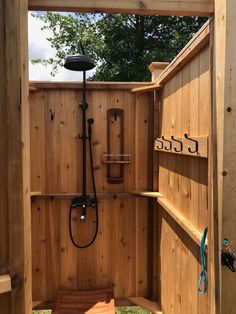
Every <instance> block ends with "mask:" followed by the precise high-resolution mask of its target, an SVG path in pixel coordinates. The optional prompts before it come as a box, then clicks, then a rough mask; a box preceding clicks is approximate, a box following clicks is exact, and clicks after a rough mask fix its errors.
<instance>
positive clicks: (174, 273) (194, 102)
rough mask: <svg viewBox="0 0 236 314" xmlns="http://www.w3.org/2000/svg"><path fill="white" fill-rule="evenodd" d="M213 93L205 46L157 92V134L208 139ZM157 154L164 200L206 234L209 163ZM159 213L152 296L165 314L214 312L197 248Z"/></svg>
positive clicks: (207, 48) (160, 185)
mask: <svg viewBox="0 0 236 314" xmlns="http://www.w3.org/2000/svg"><path fill="white" fill-rule="evenodd" d="M210 93H211V88H210V70H209V46H207V47H205V48H204V49H203V50H201V52H200V53H198V54H197V55H196V56H195V57H194V58H193V59H192V60H190V61H189V62H188V63H187V64H186V65H185V66H184V67H183V68H182V69H181V70H180V71H179V72H178V73H177V74H176V75H175V76H174V77H172V78H171V79H170V80H169V81H168V82H167V83H166V84H165V86H164V88H163V89H162V91H161V92H156V102H155V109H156V111H155V131H154V132H156V133H155V136H158V137H160V136H161V135H163V136H165V137H166V138H170V136H171V135H174V136H175V137H177V138H178V137H183V135H184V133H188V135H189V136H207V135H209V131H210V108H211V96H210ZM154 156H155V165H154V169H156V173H155V178H154V185H156V184H157V182H159V191H160V193H162V194H163V197H164V199H165V200H167V201H168V203H170V204H171V205H173V206H174V207H175V208H176V209H177V210H178V211H179V212H180V213H181V214H182V215H183V216H184V217H186V218H187V219H188V220H189V221H190V222H191V223H192V224H193V225H194V226H195V227H196V228H197V229H198V230H199V231H200V232H203V230H204V227H205V226H207V225H208V227H210V226H209V222H210V210H209V209H208V159H207V158H197V157H191V156H181V155H178V154H171V153H164V152H155V153H154ZM158 159H159V167H158V164H157V162H158V161H157V160H158ZM156 210H157V213H155V216H154V217H155V218H156V219H155V221H154V227H155V233H154V252H155V259H154V261H155V262H154V263H155V265H154V295H155V297H156V298H157V299H159V300H160V305H161V307H162V310H163V313H164V314H171V313H173V314H190V313H191V314H195V313H196V314H197V313H204V314H206V313H211V311H210V309H209V308H208V307H209V302H208V301H209V298H210V297H209V295H208V293H207V294H206V295H204V296H201V295H199V294H198V291H197V284H198V278H199V274H200V271H201V267H200V263H199V261H200V258H199V246H198V245H197V244H195V242H193V240H192V239H191V238H190V237H189V236H188V235H187V234H186V233H185V232H184V231H183V230H182V229H181V228H180V227H179V226H178V225H177V224H176V223H175V222H174V220H173V219H172V218H171V217H170V216H169V215H168V214H167V213H166V212H165V210H164V209H162V207H161V206H160V205H158V209H156ZM208 272H209V269H208ZM209 273H210V272H209ZM210 284H211V283H210V282H209V286H210Z"/></svg>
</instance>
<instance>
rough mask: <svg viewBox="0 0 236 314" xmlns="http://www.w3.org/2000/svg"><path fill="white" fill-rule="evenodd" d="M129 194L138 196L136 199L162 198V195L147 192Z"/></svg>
mask: <svg viewBox="0 0 236 314" xmlns="http://www.w3.org/2000/svg"><path fill="white" fill-rule="evenodd" d="M130 193H131V194H133V195H135V196H138V197H153V198H158V197H163V195H162V194H161V193H160V192H149V191H131V192H130Z"/></svg>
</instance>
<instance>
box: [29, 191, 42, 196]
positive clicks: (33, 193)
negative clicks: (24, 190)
mask: <svg viewBox="0 0 236 314" xmlns="http://www.w3.org/2000/svg"><path fill="white" fill-rule="evenodd" d="M37 195H42V192H38V191H37V192H31V193H30V196H37Z"/></svg>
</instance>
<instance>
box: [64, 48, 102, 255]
mask: <svg viewBox="0 0 236 314" xmlns="http://www.w3.org/2000/svg"><path fill="white" fill-rule="evenodd" d="M64 67H65V68H66V69H68V70H71V71H83V101H82V103H81V104H80V108H81V109H82V129H83V131H82V136H79V138H80V139H81V140H82V147H83V172H82V177H83V178H82V180H83V191H82V196H81V197H76V198H74V199H73V200H72V201H71V206H70V212H69V232H70V238H71V241H72V243H73V244H74V246H76V247H77V248H82V249H83V248H87V247H89V246H90V245H92V244H93V243H94V241H95V240H96V237H97V233H98V202H97V194H96V186H95V178H94V167H93V155H92V125H93V123H94V119H93V118H89V119H88V120H87V121H86V110H87V108H88V104H87V102H86V71H88V70H91V69H93V68H94V67H95V65H94V62H93V60H92V59H91V58H90V57H89V56H87V55H85V52H84V49H83V46H82V44H81V43H80V42H79V43H78V50H77V53H76V54H75V55H72V56H68V57H67V58H66V60H65V65H64ZM87 124H88V135H87V130H86V126H87ZM87 140H89V152H90V165H91V174H92V183H93V193H94V195H93V197H89V196H88V195H87V191H86V162H87V160H86V146H87V145H86V144H87ZM75 208H81V215H80V222H83V223H85V222H86V212H87V208H91V209H95V211H96V230H95V234H94V236H93V238H92V240H91V241H90V242H89V243H87V244H85V245H80V244H78V243H76V242H75V240H74V237H73V234H72V211H73V210H74V209H75Z"/></svg>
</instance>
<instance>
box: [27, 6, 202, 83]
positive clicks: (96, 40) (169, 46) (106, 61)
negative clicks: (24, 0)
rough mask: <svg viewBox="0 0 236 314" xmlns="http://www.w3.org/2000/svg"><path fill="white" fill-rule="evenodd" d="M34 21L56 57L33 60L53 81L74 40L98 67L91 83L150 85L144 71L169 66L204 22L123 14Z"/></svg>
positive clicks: (58, 16)
mask: <svg viewBox="0 0 236 314" xmlns="http://www.w3.org/2000/svg"><path fill="white" fill-rule="evenodd" d="M34 16H35V17H36V18H38V19H40V20H42V21H43V22H44V23H45V26H44V27H43V28H42V30H45V29H48V30H50V31H51V32H52V36H51V37H50V38H48V41H49V42H50V44H51V46H52V48H55V50H56V55H55V57H54V58H50V59H48V60H42V59H36V60H32V62H33V63H34V64H36V63H42V64H44V65H46V66H48V65H50V66H51V68H52V71H51V73H52V75H55V73H56V71H57V69H58V66H59V65H60V66H62V65H63V64H64V59H65V56H66V55H68V54H74V53H75V52H76V46H77V42H78V40H82V43H83V46H84V47H85V50H86V53H88V54H90V55H91V56H92V58H93V59H94V60H95V63H96V64H97V67H96V72H95V74H94V76H93V77H92V78H91V79H92V80H98V81H150V73H149V71H148V69H147V66H148V65H149V64H150V63H151V62H153V61H168V62H169V61H171V60H172V59H173V58H174V57H175V55H176V54H177V53H178V52H179V51H180V50H181V49H182V48H183V46H184V45H185V44H186V43H187V42H188V41H189V40H190V39H191V37H192V36H193V35H194V34H195V33H196V32H197V30H198V29H199V28H200V27H201V25H202V24H203V23H204V22H205V20H206V19H205V18H197V17H163V16H139V15H121V14H78V13H76V14H66V15H61V14H59V13H52V12H47V13H46V14H45V15H42V16H39V15H37V14H34Z"/></svg>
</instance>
